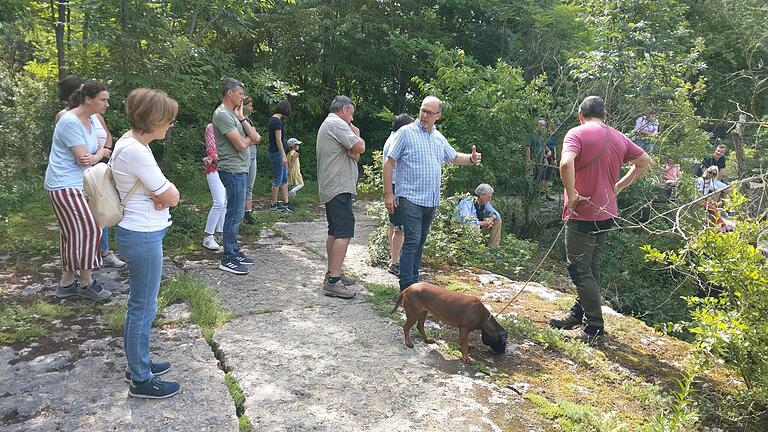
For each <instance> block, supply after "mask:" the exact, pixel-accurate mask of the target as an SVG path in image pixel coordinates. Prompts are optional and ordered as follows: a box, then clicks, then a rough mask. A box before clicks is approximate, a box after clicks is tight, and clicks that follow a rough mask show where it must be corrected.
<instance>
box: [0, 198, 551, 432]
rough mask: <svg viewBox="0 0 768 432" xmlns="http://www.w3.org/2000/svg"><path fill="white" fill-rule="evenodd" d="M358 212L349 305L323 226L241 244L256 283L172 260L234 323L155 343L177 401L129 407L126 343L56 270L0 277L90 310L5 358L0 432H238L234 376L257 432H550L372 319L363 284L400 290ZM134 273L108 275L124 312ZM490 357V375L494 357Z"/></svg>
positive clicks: (180, 313)
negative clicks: (71, 296)
mask: <svg viewBox="0 0 768 432" xmlns="http://www.w3.org/2000/svg"><path fill="white" fill-rule="evenodd" d="M357 213H358V228H357V236H356V238H355V240H354V242H353V244H352V245H351V247H350V250H349V254H348V258H347V261H346V264H347V266H348V268H349V271H350V272H351V273H354V274H356V275H357V276H358V277H359V278H360V280H361V283H359V284H358V286H357V287H356V289H357V290H358V295H357V297H355V298H354V299H352V300H341V299H336V298H330V297H326V296H323V295H322V292H321V289H320V285H321V281H322V278H323V274H324V272H325V259H324V254H325V250H324V249H325V248H324V239H325V223H324V220H318V221H315V222H307V223H292V224H277V225H276V227H275V228H274V231H269V230H265V231H264V232H263V233H262V235H261V237H260V238H259V239H258V241H255V242H251V243H250V244H246V245H245V248H246V249H247V251H248V252H249V254H250V255H251V256H252V257H253V258H254V259H255V260H256V265H255V266H254V269H253V271H252V272H251V273H250V274H249V275H247V276H235V275H230V274H227V273H224V272H221V271H219V270H218V269H217V268H216V266H217V263H216V261H215V256H214V255H210V256H207V257H206V256H201V257H197V258H196V259H185V258H174V259H173V260H172V261H171V260H167V265H166V270H167V272H168V273H169V274H172V273H174V272H187V273H189V274H192V275H195V276H196V277H199V278H201V279H203V280H205V281H207V282H208V283H209V284H210V286H211V287H212V288H213V289H214V291H215V293H216V296H217V298H218V299H219V300H220V301H221V303H222V304H223V306H224V307H225V309H226V310H228V311H230V312H232V313H233V317H232V319H231V320H230V321H229V322H227V323H226V324H225V325H223V326H222V327H220V328H218V329H217V330H216V332H215V335H214V337H213V340H212V341H211V343H210V344H209V343H207V342H206V341H205V339H204V338H203V337H202V334H201V332H200V329H199V328H198V327H196V326H195V325H192V324H186V323H174V324H169V325H164V326H162V327H161V328H158V329H156V330H155V331H154V332H153V344H152V351H153V355H155V356H157V357H158V358H161V359H168V360H170V361H171V362H172V363H173V369H172V370H171V372H170V373H169V374H168V375H167V376H168V378H169V379H174V380H178V381H179V382H180V383H181V385H182V391H181V392H180V394H178V395H177V396H175V397H173V398H170V399H167V400H162V401H151V400H139V399H133V398H129V397H128V396H127V384H126V383H125V382H124V381H123V371H124V368H125V360H124V357H123V354H122V347H121V343H122V342H121V338H120V337H119V336H116V335H115V333H114V332H111V331H110V330H109V329H108V328H107V326H108V322H107V320H106V319H105V318H104V316H103V314H101V309H100V308H98V307H96V306H92V305H89V304H86V303H82V302H77V301H72V300H64V301H60V300H57V299H56V298H55V297H54V296H53V295H52V294H53V286H54V285H55V280H56V279H55V278H56V275H55V273H56V270H55V269H56V264H55V263H53V264H50V265H47V267H48V269H46V270H45V271H44V272H42V274H39V275H37V276H36V277H32V276H28V277H19V275H18V274H16V273H14V272H7V273H6V274H3V275H1V276H2V277H3V279H2V280H3V281H4V282H3V287H2V294H3V298H5V299H11V298H12V299H14V301H15V302H25V301H26V302H33V301H41V300H43V301H46V302H50V303H60V304H62V305H65V306H66V305H70V306H75V307H79V308H82V309H85V311H83V310H81V312H82V313H79V314H78V315H77V316H76V317H75V318H67V317H65V318H61V319H53V320H51V322H50V326H49V328H48V332H47V333H46V334H45V335H43V336H40V337H37V338H32V339H27V340H26V341H23V342H18V343H15V344H11V345H10V346H8V345H6V346H0V364H1V365H2V367H0V429H2V430H3V431H51V430H67V431H69V430H137V431H140V430H179V431H207V430H215V431H219V430H237V429H238V417H237V414H236V410H235V404H234V403H233V400H232V398H231V397H230V395H229V393H228V391H227V387H226V386H225V382H224V381H225V380H224V371H228V372H230V373H231V375H232V376H233V377H234V378H235V379H236V380H237V382H238V383H239V385H240V388H241V389H242V391H243V394H244V396H245V402H244V405H243V410H244V411H243V412H242V413H241V414H245V415H247V417H248V418H249V419H250V422H251V424H252V425H253V429H254V430H258V431H283V430H289V431H304V430H306V431H310V430H312V431H324V430H334V431H362V430H366V431H401V430H402V431H406V430H407V431H412V430H419V431H446V430H461V431H464V430H467V431H470V430H471V431H496V430H516V431H517V430H543V429H542V427H541V426H540V425H538V424H537V421H536V420H535V418H533V417H531V416H528V415H525V414H524V413H523V412H521V410H520V407H519V406H520V404H521V403H523V402H524V400H523V399H522V398H521V397H520V396H519V394H518V393H517V392H516V391H513V390H512V389H511V388H508V387H502V386H498V385H495V384H492V383H489V381H488V380H487V379H485V378H486V375H485V374H483V373H480V372H479V371H478V370H477V369H475V368H473V367H470V366H465V365H464V364H463V363H461V362H460V361H459V360H458V359H456V358H455V357H454V356H452V355H450V354H445V353H444V350H441V349H438V348H439V345H438V344H433V345H426V344H424V343H423V342H420V341H419V340H416V348H415V349H407V348H406V347H405V346H404V344H403V336H402V328H401V327H400V326H399V324H398V323H397V322H395V321H393V320H391V319H389V318H385V317H382V316H380V315H377V314H376V313H375V312H374V310H373V308H372V307H371V306H370V305H369V304H368V303H367V299H368V298H369V293H368V292H367V290H366V289H365V285H364V284H363V283H362V282H364V283H381V284H391V285H394V284H396V280H395V278H394V277H393V276H391V275H389V274H388V273H386V272H385V271H384V270H383V269H379V268H371V267H369V266H367V265H366V264H365V256H366V242H367V234H368V233H369V232H370V231H371V230H372V229H373V227H374V222H373V220H372V219H371V218H369V217H367V216H366V215H365V214H364V211H363V209H362V206H360V208H358V209H357ZM206 258H208V259H206ZM126 275H127V274H126V272H125V270H120V271H117V270H114V269H105V270H102V271H101V272H100V274H99V276H98V277H99V278H100V279H101V280H103V281H104V282H105V284H106V285H107V287H108V288H110V289H112V290H114V291H115V292H117V293H118V295H116V296H115V298H114V299H113V300H112V301H111V303H112V304H124V303H125V300H126V298H127V284H126ZM552 295H557V294H552ZM89 308H90V309H89ZM168 313H173V314H174V316H170V317H169V316H166V317H164V318H165V319H166V320H176V321H179V320H180V321H182V322H183V321H184V318H185V307H184V306H183V305H174V306H173V307H170V308H168V309H167V310H166V314H168ZM187 314H188V312H187ZM434 325H437V324H434ZM478 339H479V337H477V335H474V338H473V343H474V344H475V345H477V347H476V348H475V350H476V351H477V353H478V354H480V353H481V352H482V351H484V350H485V347H483V346H482V344H480V343H479V341H478ZM454 342H455V341H454ZM443 344H444V342H443ZM474 353H475V351H473V355H474ZM483 355H486V357H487V358H486V362H488V363H489V364H490V365H491V366H493V364H492V362H493V361H494V357H493V356H491V355H490V353H483Z"/></svg>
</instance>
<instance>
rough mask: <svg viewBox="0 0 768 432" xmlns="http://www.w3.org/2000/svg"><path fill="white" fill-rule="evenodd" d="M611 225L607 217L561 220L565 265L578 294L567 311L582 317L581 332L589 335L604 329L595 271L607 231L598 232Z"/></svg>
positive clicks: (611, 222) (596, 271) (611, 221)
mask: <svg viewBox="0 0 768 432" xmlns="http://www.w3.org/2000/svg"><path fill="white" fill-rule="evenodd" d="M613 225H614V223H613V220H611V219H608V220H605V221H597V222H587V221H566V223H565V254H566V265H567V268H568V273H569V274H570V275H571V280H573V283H574V284H575V285H576V291H577V292H578V294H579V296H578V297H577V298H576V303H575V304H574V305H573V307H572V308H571V313H572V314H573V315H574V316H575V317H577V318H585V319H586V322H587V326H586V328H585V329H584V331H585V332H587V333H589V334H593V335H594V334H596V333H597V332H603V331H604V328H605V325H604V323H603V311H602V301H601V298H600V285H599V283H600V282H599V280H598V276H597V273H598V267H599V264H600V259H601V256H602V253H603V248H604V247H605V241H606V239H607V238H608V233H607V232H605V231H603V232H600V231H602V230H605V229H608V228H610V227H612V226H613Z"/></svg>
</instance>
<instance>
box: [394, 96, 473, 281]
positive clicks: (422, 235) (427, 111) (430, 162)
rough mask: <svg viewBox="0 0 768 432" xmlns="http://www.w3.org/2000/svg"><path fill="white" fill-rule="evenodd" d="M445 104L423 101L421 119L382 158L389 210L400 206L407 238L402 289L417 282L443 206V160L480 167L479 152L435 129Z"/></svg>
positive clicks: (400, 133)
mask: <svg viewBox="0 0 768 432" xmlns="http://www.w3.org/2000/svg"><path fill="white" fill-rule="evenodd" d="M442 108H443V102H442V101H441V100H440V99H438V98H436V97H434V96H427V97H426V98H424V101H423V102H422V103H421V110H420V111H419V121H416V122H413V123H411V124H410V125H408V126H403V127H402V128H400V130H399V131H398V132H397V136H396V137H395V142H394V144H393V145H392V148H391V150H390V152H389V155H388V157H387V160H386V161H385V162H384V168H383V177H384V204H385V205H386V206H387V210H388V211H389V212H390V213H393V212H394V211H395V206H400V210H401V211H402V215H403V232H404V233H405V240H404V242H403V248H402V250H401V251H400V290H401V291H402V290H404V289H406V288H408V286H410V285H411V284H414V283H417V282H418V281H419V268H420V267H421V255H422V253H423V252H424V243H425V242H426V240H427V234H428V233H429V226H430V224H431V223H432V219H433V218H434V216H435V210H436V209H437V206H438V205H439V204H440V184H441V181H442V170H443V163H453V164H456V165H469V164H475V165H479V164H480V160H481V155H480V153H477V152H476V151H475V148H474V146H473V147H472V153H471V154H467V153H458V152H457V151H456V150H454V149H453V147H451V145H450V144H448V141H447V140H446V139H445V137H444V136H443V134H441V133H440V132H439V131H438V130H437V129H435V122H437V120H438V119H440V117H441V115H442ZM395 164H397V178H396V179H394V180H395V182H397V195H395V194H394V193H393V192H392V180H393V179H392V168H393V167H394V165H395Z"/></svg>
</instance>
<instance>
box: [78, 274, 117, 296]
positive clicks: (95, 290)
mask: <svg viewBox="0 0 768 432" xmlns="http://www.w3.org/2000/svg"><path fill="white" fill-rule="evenodd" d="M77 295H79V296H80V297H82V298H87V299H91V300H96V301H104V300H106V299H108V298H110V297H112V292H111V291H107V290H105V289H104V288H103V287H102V286H101V282H99V281H97V280H96V279H94V280H92V281H91V283H90V284H88V285H86V286H84V287H80V288H79V289H78V290H77Z"/></svg>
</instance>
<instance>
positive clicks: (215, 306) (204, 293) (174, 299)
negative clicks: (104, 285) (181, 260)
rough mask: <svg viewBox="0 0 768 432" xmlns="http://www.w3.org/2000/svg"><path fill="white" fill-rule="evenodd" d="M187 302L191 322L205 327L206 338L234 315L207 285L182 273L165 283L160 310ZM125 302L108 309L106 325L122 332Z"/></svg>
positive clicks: (158, 309)
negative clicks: (225, 309)
mask: <svg viewBox="0 0 768 432" xmlns="http://www.w3.org/2000/svg"><path fill="white" fill-rule="evenodd" d="M178 302H185V303H187V304H188V305H189V310H190V317H189V321H190V322H192V323H194V324H197V325H199V326H200V328H201V329H202V333H203V337H204V338H205V340H206V341H208V342H210V340H211V338H212V337H213V331H214V330H215V329H216V328H217V327H219V326H221V325H222V324H224V323H226V322H227V321H228V320H229V319H230V318H231V314H230V313H228V312H226V311H224V308H223V307H222V306H221V303H219V300H218V299H217V298H216V296H215V295H214V293H213V290H211V288H210V287H208V285H207V284H206V283H205V282H203V281H201V280H199V279H197V278H194V277H192V276H190V275H187V274H183V275H180V276H177V277H174V278H173V279H170V280H168V281H166V282H164V283H163V285H162V286H161V287H160V294H159V295H158V298H157V313H158V315H159V314H160V313H162V311H163V309H165V308H166V307H167V306H168V305H170V304H173V303H178ZM125 311H126V307H125V305H119V306H117V307H112V308H109V309H107V328H108V329H110V330H111V331H112V332H113V333H115V334H121V333H122V332H123V328H124V326H125Z"/></svg>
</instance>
